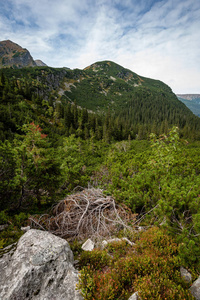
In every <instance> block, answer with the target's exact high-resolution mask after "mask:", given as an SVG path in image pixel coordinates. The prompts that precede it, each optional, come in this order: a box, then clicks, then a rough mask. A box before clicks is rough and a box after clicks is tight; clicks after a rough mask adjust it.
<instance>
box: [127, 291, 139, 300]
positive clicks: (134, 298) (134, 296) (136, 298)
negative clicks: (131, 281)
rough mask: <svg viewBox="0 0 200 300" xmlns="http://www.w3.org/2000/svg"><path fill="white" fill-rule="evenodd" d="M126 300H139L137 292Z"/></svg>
mask: <svg viewBox="0 0 200 300" xmlns="http://www.w3.org/2000/svg"><path fill="white" fill-rule="evenodd" d="M128 300H141V298H140V296H139V295H138V292H135V293H134V294H133V295H132V296H131V297H130V298H129V299H128Z"/></svg>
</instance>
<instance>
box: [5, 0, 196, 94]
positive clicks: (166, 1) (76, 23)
mask: <svg viewBox="0 0 200 300" xmlns="http://www.w3.org/2000/svg"><path fill="white" fill-rule="evenodd" d="M7 39H9V40H12V41H13V42H15V43H17V44H19V45H20V46H22V47H23V48H27V49H28V50H29V51H30V53H31V55H32V56H33V58H34V59H41V60H42V61H44V62H45V63H46V64H48V65H49V66H52V67H63V66H65V67H69V68H72V69H74V68H85V67H86V66H88V65H90V64H92V63H94V62H96V61H101V60H112V61H114V62H116V63H118V64H120V65H122V66H124V67H126V68H128V69H130V70H132V71H134V72H135V73H137V74H139V75H142V76H146V77H150V78H155V79H159V80H162V81H164V82H165V83H167V84H168V85H169V86H170V87H171V88H172V90H173V91H174V92H175V93H199V94H200V1H199V0H161V1H160V0H56V1H55V0H34V1H33V0H0V40H1V41H3V40H7Z"/></svg>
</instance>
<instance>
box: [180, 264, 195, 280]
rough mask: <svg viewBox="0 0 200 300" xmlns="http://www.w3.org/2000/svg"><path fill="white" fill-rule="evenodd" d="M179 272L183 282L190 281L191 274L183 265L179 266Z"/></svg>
mask: <svg viewBox="0 0 200 300" xmlns="http://www.w3.org/2000/svg"><path fill="white" fill-rule="evenodd" d="M180 272H181V277H182V279H183V281H184V282H185V283H190V282H192V275H191V274H190V272H188V270H186V269H185V268H183V267H180Z"/></svg>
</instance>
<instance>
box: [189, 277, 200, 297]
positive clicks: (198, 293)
mask: <svg viewBox="0 0 200 300" xmlns="http://www.w3.org/2000/svg"><path fill="white" fill-rule="evenodd" d="M190 292H191V294H192V296H194V297H195V299H197V300H200V276H199V278H198V279H197V280H195V282H193V284H192V286H191V287H190Z"/></svg>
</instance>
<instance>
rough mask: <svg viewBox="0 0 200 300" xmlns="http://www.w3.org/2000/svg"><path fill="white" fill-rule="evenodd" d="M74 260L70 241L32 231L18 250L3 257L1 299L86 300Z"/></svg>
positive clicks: (22, 241)
mask: <svg viewBox="0 0 200 300" xmlns="http://www.w3.org/2000/svg"><path fill="white" fill-rule="evenodd" d="M73 262H74V259H73V253H72V251H71V249H70V246H69V244H68V242H67V241H65V240H64V239H61V238H59V237H57V236H55V235H53V234H51V233H49V232H45V231H41V230H35V229H30V230H28V231H27V232H26V233H25V234H24V235H23V236H22V237H21V238H20V239H19V241H18V244H17V247H16V249H15V251H14V253H13V254H12V255H11V253H10V252H9V253H6V254H4V255H3V256H2V257H1V258H0V270H1V276H0V299H2V300H3V299H4V300H21V299H27V300H30V299H32V300H61V299H65V300H72V299H74V300H82V299H83V298H82V296H81V295H80V293H79V291H78V290H77V289H76V284H77V283H78V271H76V270H75V268H74V266H73Z"/></svg>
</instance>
